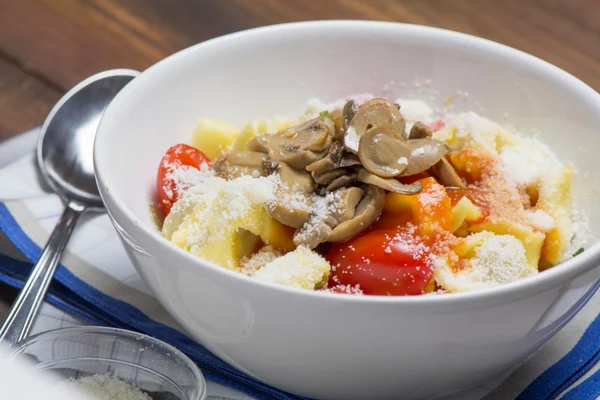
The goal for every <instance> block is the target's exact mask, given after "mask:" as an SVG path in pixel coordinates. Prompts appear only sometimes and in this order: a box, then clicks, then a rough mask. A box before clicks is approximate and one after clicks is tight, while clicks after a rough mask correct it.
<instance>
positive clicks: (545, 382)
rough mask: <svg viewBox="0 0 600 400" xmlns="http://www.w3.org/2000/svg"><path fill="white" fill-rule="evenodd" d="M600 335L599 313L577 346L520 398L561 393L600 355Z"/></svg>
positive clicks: (580, 399) (542, 397)
mask: <svg viewBox="0 0 600 400" xmlns="http://www.w3.org/2000/svg"><path fill="white" fill-rule="evenodd" d="M594 292H595V290H594V291H592V294H593V293H594ZM598 338H600V316H599V317H596V319H594V321H592V323H591V324H590V325H589V326H588V328H587V329H586V331H585V332H584V334H583V335H582V336H581V338H580V339H579V342H577V344H576V345H575V347H573V349H571V351H569V352H568V353H567V354H566V355H565V356H564V357H563V358H561V359H560V360H559V361H558V362H557V363H556V364H554V365H553V366H551V367H550V368H548V369H547V370H546V371H544V373H542V374H541V375H540V376H538V377H537V378H536V379H535V380H534V381H533V382H532V383H531V384H530V385H529V386H528V387H527V388H526V389H525V390H524V391H523V392H522V393H521V394H520V395H519V397H518V398H517V400H530V399H532V400H534V399H535V400H537V399H540V400H550V399H555V398H556V397H558V396H559V395H560V394H561V393H562V392H563V391H564V390H566V389H567V388H569V387H570V386H571V385H572V384H573V383H575V382H576V381H577V380H578V379H579V378H581V377H582V376H583V375H585V373H586V372H587V371H589V370H590V369H591V368H592V367H593V366H594V365H595V364H596V362H597V361H598V359H599V358H600V340H598ZM567 393H570V392H567ZM563 398H564V399H566V398H567V397H566V396H565V397H563ZM596 398H597V396H593V397H585V396H584V397H573V398H572V399H577V400H588V399H589V400H596Z"/></svg>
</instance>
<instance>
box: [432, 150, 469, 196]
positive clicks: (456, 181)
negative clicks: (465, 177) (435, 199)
mask: <svg viewBox="0 0 600 400" xmlns="http://www.w3.org/2000/svg"><path fill="white" fill-rule="evenodd" d="M431 172H432V173H433V175H435V177H436V178H437V181H438V182H439V183H441V184H442V185H444V186H446V187H457V188H460V189H465V188H466V186H465V184H464V183H463V181H462V179H461V178H460V176H458V174H457V173H456V170H455V169H454V167H453V166H452V164H450V162H449V161H448V160H446V157H442V159H441V160H440V161H438V162H437V163H436V164H434V165H433V166H432V167H431Z"/></svg>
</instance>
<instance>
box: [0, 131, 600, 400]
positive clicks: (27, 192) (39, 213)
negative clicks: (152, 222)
mask: <svg viewBox="0 0 600 400" xmlns="http://www.w3.org/2000/svg"><path fill="white" fill-rule="evenodd" d="M35 140H36V131H35V130H32V131H29V132H26V133H24V134H23V135H21V136H18V137H17V138H15V139H13V140H11V141H8V142H5V143H2V144H1V145H0V168H1V169H0V201H2V202H4V203H5V205H6V206H7V207H8V209H9V210H10V212H11V214H12V215H13V217H14V218H15V219H16V221H17V222H18V224H19V226H20V227H21V228H22V229H23V230H24V231H25V232H26V233H27V235H28V236H29V237H30V238H31V239H32V240H33V241H34V242H35V243H36V244H37V245H38V246H40V247H43V245H44V244H45V242H46V239H47V238H48V236H49V233H50V231H51V230H52V228H53V227H54V225H55V223H56V221H57V219H58V217H59V215H60V214H61V212H62V210H63V205H62V204H61V202H60V200H59V199H58V197H57V196H56V195H53V194H49V193H47V192H45V191H44V190H43V189H42V187H41V185H40V183H39V181H38V178H37V174H36V169H35V164H34V157H33V151H32V150H33V148H34V145H35ZM0 253H3V254H7V255H10V256H12V257H13V258H14V257H17V258H22V257H21V256H20V255H19V254H18V251H17V250H16V249H15V248H14V246H12V245H11V244H10V243H9V242H8V240H7V239H6V237H4V235H2V234H0ZM62 263H63V265H65V266H66V267H67V268H68V269H69V270H70V271H71V272H72V273H73V274H75V275H76V276H77V277H78V278H80V279H82V280H84V281H86V282H87V283H89V284H90V285H92V286H94V287H96V288H97V289H99V290H100V291H102V292H104V293H105V294H107V295H110V296H112V297H114V298H117V299H120V300H122V301H125V302H127V303H129V304H131V305H133V306H134V307H136V308H138V309H139V310H140V311H142V312H144V313H145V314H147V315H148V316H150V317H151V318H152V319H154V320H156V321H159V322H162V323H164V324H167V325H170V326H172V327H175V328H176V329H181V328H180V327H179V326H178V325H177V324H176V323H175V321H174V320H173V319H172V318H171V317H170V316H169V315H168V314H167V313H166V311H165V310H164V309H163V308H162V307H161V305H160V304H159V303H158V302H157V301H156V299H154V298H153V297H152V294H151V292H150V290H149V289H148V287H147V286H146V284H145V283H144V282H143V281H142V279H141V278H140V277H139V275H137V273H136V271H135V269H134V268H133V266H132V265H131V263H130V262H129V259H128V258H127V256H126V254H125V252H124V250H123V249H122V247H121V244H120V242H119V240H118V238H117V236H116V233H115V231H114V230H113V227H112V225H111V224H110V222H109V220H108V217H107V216H106V215H96V216H92V217H89V218H87V219H86V220H85V221H82V223H81V225H80V226H78V228H77V230H76V232H75V234H74V235H73V237H72V239H71V241H70V243H69V245H68V247H67V252H66V254H65V256H64V257H63V260H62ZM598 310H600V294H596V295H595V296H594V297H593V298H592V300H591V301H590V302H589V303H588V304H587V305H586V306H585V307H584V308H583V309H582V310H581V312H580V313H579V314H578V315H577V316H576V317H575V318H574V319H573V320H572V321H571V322H570V323H569V324H568V325H567V326H566V327H565V328H563V329H562V330H561V331H560V332H559V333H558V334H557V335H556V336H555V337H554V338H552V339H551V340H550V341H549V342H548V343H547V344H546V345H544V347H543V348H542V349H541V350H540V351H538V352H537V353H536V354H535V355H533V356H532V357H530V359H529V360H528V361H527V362H525V363H523V364H522V365H521V366H519V367H518V368H516V369H515V370H514V371H513V372H512V373H510V375H508V374H503V375H502V376H498V377H496V378H494V379H492V380H490V381H488V382H484V383H481V384H480V385H478V386H476V387H474V388H472V389H471V390H469V391H466V392H463V393H460V394H457V395H454V396H451V397H448V398H446V399H447V400H450V399H453V400H454V399H455V400H458V399H461V400H471V399H472V400H476V399H482V398H484V397H485V399H486V400H512V399H515V398H516V397H517V396H518V395H519V394H520V393H521V392H522V391H523V390H524V389H525V388H526V387H527V386H528V385H529V384H530V383H531V382H533V381H534V380H535V378H537V377H538V376H539V375H540V374H542V373H543V372H544V371H546V370H547V369H548V368H549V367H551V366H552V365H554V364H555V363H556V362H557V361H559V360H560V359H561V358H562V357H563V356H564V355H565V354H567V353H568V352H569V351H570V350H571V349H572V348H573V347H574V346H575V345H576V344H577V342H578V341H579V339H580V338H581V336H582V334H583V333H584V331H585V330H586V329H587V328H588V326H589V324H590V323H591V322H592V321H593V320H594V319H595V318H596V317H597V316H598ZM81 324H83V322H82V321H80V320H77V319H76V318H73V317H72V316H69V315H68V314H65V313H64V312H62V311H60V310H59V309H57V308H55V307H53V306H50V305H48V304H45V305H44V306H43V307H42V311H41V315H40V316H39V317H38V319H37V320H36V323H35V325H34V327H33V332H34V333H35V332H40V331H45V330H49V329H56V328H60V327H65V326H73V325H81ZM598 340H600V338H598ZM598 368H599V365H596V366H595V367H594V368H592V369H591V370H590V371H589V372H588V373H587V374H586V375H584V377H583V378H582V379H584V378H585V377H587V376H588V375H590V374H591V373H592V372H593V371H596V370H598ZM507 375H508V376H507ZM580 381H581V380H580ZM580 381H577V382H576V383H575V384H574V385H573V386H572V387H575V386H576V385H577V384H579V382H580ZM208 385H209V390H208V392H209V398H211V399H220V398H223V399H225V398H226V399H235V400H243V399H250V397H248V396H246V395H244V394H241V393H239V392H237V391H235V390H232V389H229V388H225V387H223V386H221V385H218V384H216V383H214V382H209V383H208ZM374 398H375V397H374Z"/></svg>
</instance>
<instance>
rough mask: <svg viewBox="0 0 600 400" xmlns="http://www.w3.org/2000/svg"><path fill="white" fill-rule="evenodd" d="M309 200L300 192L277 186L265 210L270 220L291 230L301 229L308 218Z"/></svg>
mask: <svg viewBox="0 0 600 400" xmlns="http://www.w3.org/2000/svg"><path fill="white" fill-rule="evenodd" d="M310 205H311V200H310V198H309V196H308V195H307V194H306V193H304V192H303V191H301V190H297V189H296V190H295V189H294V188H290V187H289V186H287V185H285V184H281V185H278V187H277V191H276V193H275V196H274V198H273V200H272V201H271V202H269V203H268V204H267V206H266V207H265V209H266V210H267V214H269V216H270V217H271V218H275V219H276V220H277V221H279V222H281V223H282V224H284V225H287V226H291V227H293V228H301V227H302V226H303V225H304V224H305V223H306V222H308V220H309V218H310Z"/></svg>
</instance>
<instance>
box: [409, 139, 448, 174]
mask: <svg viewBox="0 0 600 400" xmlns="http://www.w3.org/2000/svg"><path fill="white" fill-rule="evenodd" d="M406 144H407V145H408V147H410V150H411V152H410V162H409V163H408V167H406V169H405V170H404V171H402V172H401V173H400V176H411V175H415V174H418V173H420V172H423V171H427V170H428V169H429V168H431V166H433V165H435V164H436V163H437V162H438V161H440V160H441V159H442V158H443V157H444V156H445V155H446V154H447V153H448V152H449V151H450V150H451V147H450V145H449V144H448V143H446V142H442V141H441V140H436V139H433V138H423V139H411V140H407V141H406Z"/></svg>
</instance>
